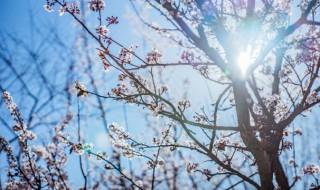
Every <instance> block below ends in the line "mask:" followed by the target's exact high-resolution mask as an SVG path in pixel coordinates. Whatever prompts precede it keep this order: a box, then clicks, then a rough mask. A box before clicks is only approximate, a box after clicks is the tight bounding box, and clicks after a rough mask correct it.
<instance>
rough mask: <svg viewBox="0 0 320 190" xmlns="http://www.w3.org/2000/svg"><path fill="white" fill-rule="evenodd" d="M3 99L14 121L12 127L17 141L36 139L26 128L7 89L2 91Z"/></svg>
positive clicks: (23, 141)
mask: <svg viewBox="0 0 320 190" xmlns="http://www.w3.org/2000/svg"><path fill="white" fill-rule="evenodd" d="M3 100H4V102H5V103H6V106H7V109H8V110H9V111H10V112H11V116H12V117H13V119H14V121H15V122H16V123H15V125H14V126H13V127H12V129H13V131H14V132H15V133H16V134H17V135H18V138H19V141H20V142H22V143H25V142H26V141H27V140H34V139H36V137H37V136H36V134H34V133H33V132H32V131H30V130H28V129H27V127H26V125H25V123H24V120H23V119H22V118H21V113H20V111H19V108H18V107H17V105H16V104H15V102H14V101H13V98H12V96H11V94H10V93H9V92H8V91H4V92H3Z"/></svg>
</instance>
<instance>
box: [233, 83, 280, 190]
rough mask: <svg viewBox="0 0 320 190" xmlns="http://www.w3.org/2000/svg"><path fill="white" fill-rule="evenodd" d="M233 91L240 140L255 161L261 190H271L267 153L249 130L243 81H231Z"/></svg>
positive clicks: (245, 90) (271, 176) (272, 186)
mask: <svg viewBox="0 0 320 190" xmlns="http://www.w3.org/2000/svg"><path fill="white" fill-rule="evenodd" d="M233 90H234V98H235V104H236V111H237V120H238V126H239V128H240V134H241V138H242V140H243V142H244V144H245V145H246V146H247V148H248V150H249V151H250V152H251V153H252V155H253V156H254V158H255V160H256V163H257V166H258V172H259V176H260V183H261V189H262V190H273V189H274V185H273V183H272V179H273V171H272V167H271V163H270V161H269V156H268V153H267V152H266V151H265V150H264V149H263V148H262V146H261V145H260V142H259V141H258V139H257V138H256V135H255V133H254V132H253V131H252V129H251V128H250V114H249V109H248V103H247V94H248V93H247V89H246V85H245V81H244V80H241V79H235V80H233Z"/></svg>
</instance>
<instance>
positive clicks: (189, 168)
mask: <svg viewBox="0 0 320 190" xmlns="http://www.w3.org/2000/svg"><path fill="white" fill-rule="evenodd" d="M198 167H199V163H197V162H196V163H190V162H188V163H187V166H186V171H187V173H188V174H189V175H190V174H191V173H193V172H195V171H196V170H197V169H198Z"/></svg>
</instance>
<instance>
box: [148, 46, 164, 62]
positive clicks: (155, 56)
mask: <svg viewBox="0 0 320 190" xmlns="http://www.w3.org/2000/svg"><path fill="white" fill-rule="evenodd" d="M161 57H162V54H161V52H160V51H159V50H157V49H156V48H153V49H152V51H151V52H149V53H148V54H147V58H146V60H147V63H148V64H156V63H158V62H159V60H160V58H161Z"/></svg>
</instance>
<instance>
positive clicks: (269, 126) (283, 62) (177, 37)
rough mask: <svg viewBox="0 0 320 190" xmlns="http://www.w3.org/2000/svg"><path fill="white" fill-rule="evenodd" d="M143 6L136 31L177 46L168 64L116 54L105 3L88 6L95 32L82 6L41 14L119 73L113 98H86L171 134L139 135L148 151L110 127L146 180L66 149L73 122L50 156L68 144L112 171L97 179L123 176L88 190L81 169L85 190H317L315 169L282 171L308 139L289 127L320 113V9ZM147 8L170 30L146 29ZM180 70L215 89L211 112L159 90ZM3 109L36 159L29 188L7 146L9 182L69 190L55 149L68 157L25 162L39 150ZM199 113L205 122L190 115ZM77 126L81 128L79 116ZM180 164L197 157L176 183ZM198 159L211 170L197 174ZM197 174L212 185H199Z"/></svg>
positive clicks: (118, 151) (185, 3)
mask: <svg viewBox="0 0 320 190" xmlns="http://www.w3.org/2000/svg"><path fill="white" fill-rule="evenodd" d="M141 2H142V4H141ZM141 2H140V4H139V2H135V1H132V4H133V7H134V10H135V11H136V13H137V16H138V19H139V20H140V21H141V23H143V24H144V25H146V26H147V27H149V28H150V29H152V30H153V31H155V32H156V33H157V34H158V35H159V39H163V38H165V39H166V40H167V41H170V45H172V44H174V45H175V47H177V53H178V54H179V56H176V57H175V56H172V55H170V56H168V57H166V53H168V54H169V52H165V51H163V50H162V51H161V50H160V49H158V48H156V47H153V48H152V49H151V51H150V52H149V53H146V54H145V55H143V54H142V53H141V52H139V47H138V46H131V47H125V46H124V45H122V44H121V43H120V42H118V39H117V38H120V37H118V36H117V35H113V36H112V37H111V33H112V29H113V28H115V27H117V26H118V23H119V20H118V17H117V15H109V16H108V17H106V18H105V17H103V15H104V14H103V13H104V12H105V11H106V12H107V11H108V6H106V4H108V3H105V2H104V1H103V0H90V1H88V2H87V4H88V8H89V10H90V11H91V13H90V14H95V15H97V16H98V20H97V23H98V25H96V26H95V27H90V26H89V25H87V24H86V23H85V22H84V21H83V17H81V11H83V10H81V9H80V8H79V5H78V4H77V3H74V2H67V1H60V0H48V1H47V2H46V4H45V6H44V7H45V9H46V10H47V11H48V12H53V10H55V9H58V10H59V13H60V15H64V14H67V15H64V16H71V17H72V18H73V19H75V21H76V22H77V23H78V24H79V25H80V26H81V27H82V28H83V30H84V31H85V32H86V33H87V35H88V36H89V37H90V38H92V40H91V41H90V42H92V43H93V44H94V45H95V47H96V51H97V55H98V57H99V58H100V62H101V67H102V68H103V70H105V71H109V70H113V72H117V74H118V83H117V84H116V85H115V86H114V87H112V88H111V89H110V90H109V92H107V93H105V94H100V93H97V92H96V91H94V89H89V88H87V87H86V86H85V85H83V84H82V83H81V82H80V81H76V82H75V84H74V87H75V88H76V89H77V91H78V93H77V96H78V97H79V98H88V96H94V97H97V98H99V99H101V100H102V101H103V100H105V99H111V100H113V101H118V102H122V103H124V104H131V105H137V106H136V107H135V108H136V109H138V110H141V109H143V108H145V109H148V110H149V112H150V113H152V115H153V117H154V118H160V119H159V120H158V122H160V123H161V122H166V124H164V123H161V125H159V126H157V127H154V128H155V130H156V131H157V132H156V134H157V135H158V136H155V137H150V139H148V137H149V135H147V134H143V135H144V139H143V140H141V139H139V138H135V137H134V136H133V135H131V134H129V133H128V132H127V131H126V129H125V128H124V127H122V126H120V125H119V124H116V123H112V124H108V126H106V127H107V129H106V131H107V133H108V136H109V138H110V142H111V144H112V146H113V148H112V151H113V154H114V155H116V156H115V157H117V156H121V157H124V158H129V159H133V161H131V162H135V161H134V159H141V160H144V162H145V163H146V167H145V168H139V170H140V171H137V172H132V173H131V174H128V173H126V172H124V170H123V168H122V167H123V165H122V166H121V165H120V164H119V163H120V162H121V159H118V160H115V159H110V157H107V156H106V153H95V152H94V150H93V149H92V146H91V145H90V144H86V143H85V142H84V140H83V139H81V138H79V139H78V140H77V141H72V140H70V139H68V138H67V137H66V135H65V134H64V132H63V131H64V128H65V127H64V126H65V125H64V124H66V123H68V122H69V121H70V120H71V118H70V117H67V119H66V121H64V122H63V124H62V125H61V126H60V127H57V128H56V129H55V132H56V133H55V136H54V138H53V139H54V144H56V145H57V144H58V142H59V143H62V144H65V146H67V147H70V148H71V149H70V152H75V153H78V154H82V153H86V154H88V155H92V156H95V157H96V158H97V159H98V160H102V161H104V162H105V165H104V168H105V169H106V170H105V171H103V172H101V173H102V174H101V176H102V177H101V178H103V175H104V173H108V171H109V170H115V171H117V173H118V175H119V177H118V178H113V177H114V176H113V177H111V176H110V174H111V173H108V174H105V175H108V176H109V177H108V181H107V182H105V184H102V181H103V180H102V179H100V178H99V177H96V178H95V179H94V180H92V181H93V185H92V186H90V185H89V183H88V181H89V180H90V178H89V177H88V175H89V174H88V171H84V170H83V169H82V173H83V176H84V181H85V183H84V186H83V188H84V189H87V188H98V187H99V186H106V187H109V188H110V186H108V183H113V184H116V185H119V186H122V188H137V189H156V188H159V189H163V188H170V189H176V188H179V185H183V184H184V185H189V186H190V187H193V188H201V187H204V186H202V181H205V180H207V181H208V182H207V186H206V187H211V188H218V187H220V186H221V187H223V188H225V189H228V188H229V189H232V188H234V187H236V186H238V185H242V186H243V187H244V188H248V189H253V188H256V189H275V188H278V189H291V188H295V186H296V183H297V182H298V181H299V180H301V178H302V177H301V176H300V174H299V173H302V174H304V175H305V176H308V175H310V176H312V177H313V178H312V179H311V180H312V181H311V180H306V182H308V183H309V185H310V186H309V187H311V188H314V189H319V182H318V176H317V175H318V173H319V167H318V166H317V164H309V165H308V164H306V165H305V166H299V165H298V164H297V163H296V160H295V159H291V160H290V161H289V165H291V169H292V171H293V172H288V170H285V169H284V165H286V162H284V161H282V159H281V156H282V155H283V154H286V152H290V151H293V152H294V151H295V149H294V141H293V140H291V139H289V137H294V136H296V135H302V131H301V130H300V129H294V128H292V123H293V122H294V121H295V120H296V118H298V117H299V116H300V115H302V116H303V115H304V114H305V112H307V111H310V110H311V109H312V108H314V107H315V106H317V105H318V104H319V102H320V97H319V96H318V92H319V91H320V83H319V75H318V73H319V67H320V54H319V37H320V30H319V25H320V21H317V16H316V13H317V11H318V7H319V6H320V2H319V1H317V0H311V1H305V0H303V1H284V0H261V1H256V0H247V1H245V0H229V1H224V0H221V1H219V0H218V1H211V0H143V1H141ZM81 4H82V5H83V2H82V3H81ZM143 6H148V7H150V8H151V10H152V11H153V13H154V14H155V13H157V14H159V15H160V18H163V22H162V21H161V22H159V23H158V24H157V25H156V24H154V23H152V22H150V21H149V20H147V19H146V18H145V17H143V15H141V14H140V13H139V11H137V7H143ZM57 7H58V8H57ZM151 19H152V17H151ZM179 67H181V68H182V67H191V68H193V72H196V73H199V74H200V75H201V77H202V78H204V79H205V80H206V81H208V82H210V83H213V84H214V85H215V86H216V87H217V88H216V89H215V91H214V93H215V94H216V98H215V100H212V101H213V102H212V103H210V104H209V105H203V106H204V107H205V106H206V107H209V108H206V109H205V108H204V107H198V108H195V105H193V102H194V101H193V100H192V99H188V98H187V97H185V98H184V99H179V100H177V99H176V98H175V97H173V96H172V94H174V93H175V91H182V90H186V89H178V88H170V84H171V83H170V82H168V84H165V83H163V80H162V77H161V76H162V74H159V73H158V71H159V70H161V73H165V72H166V71H169V70H170V68H179ZM107 74H108V73H107ZM164 75H165V74H164ZM201 93H204V92H199V93H198V94H199V96H201ZM4 99H5V102H6V103H7V106H8V109H9V110H10V111H11V113H12V115H13V117H14V118H15V120H16V125H15V126H14V131H16V132H17V134H18V135H19V142H20V143H19V145H20V149H21V150H23V152H24V154H25V155H24V157H27V158H29V159H26V161H25V162H24V163H23V164H25V165H26V166H27V168H28V169H29V170H30V171H33V174H32V175H33V177H28V176H25V171H24V170H22V169H21V166H20V165H19V164H18V163H19V162H18V161H17V160H16V159H15V157H14V156H13V153H12V150H11V148H10V145H9V143H8V142H7V141H6V140H5V139H4V138H1V139H0V140H1V143H2V144H1V146H2V148H3V149H4V150H5V151H6V153H7V155H8V161H9V164H10V168H14V169H15V170H16V172H17V173H16V175H12V173H11V172H9V174H8V176H9V177H10V178H11V180H12V182H13V181H14V179H16V178H18V177H19V178H22V179H24V181H25V183H26V184H27V185H29V186H30V188H35V189H40V188H43V187H45V186H44V184H48V185H49V186H50V187H52V188H57V187H59V188H67V189H68V188H69V184H68V183H67V182H65V180H67V179H66V177H64V176H63V175H66V174H64V173H63V172H64V171H63V168H61V167H62V165H63V163H56V162H55V159H56V156H60V157H63V158H64V157H65V154H66V153H65V152H64V151H63V150H62V149H59V147H60V146H54V147H49V146H47V147H45V148H46V149H45V148H44V149H35V150H26V148H27V147H28V144H27V142H28V141H31V140H33V138H34V135H33V133H31V132H29V131H28V130H27V129H26V128H25V124H24V123H23V120H21V117H20V112H19V111H18V109H17V107H16V105H15V104H13V103H12V102H13V101H12V98H11V96H10V95H9V93H8V92H4ZM192 109H198V110H199V109H200V110H201V111H200V112H194V113H192V111H190V110H192ZM229 115H235V116H236V121H235V125H233V126H232V125H229V124H228V125H226V124H225V123H223V122H220V120H219V119H218V117H228V116H229ZM78 119H79V120H80V119H81V118H80V117H79V115H78ZM79 120H78V121H79ZM151 125H152V124H150V126H149V127H151ZM308 130H310V131H312V130H313V129H312V128H310V129H308ZM178 133H182V134H183V135H181V136H179V135H177V134H178ZM20 137H21V138H20ZM54 152H55V153H54ZM48 153H51V156H50V154H48ZM184 153H187V154H190V153H196V154H193V155H192V156H190V162H189V161H186V163H184V164H185V165H184V166H183V168H185V170H186V172H187V174H180V171H181V164H180V163H179V160H181V159H182V158H183V157H184V155H185V154H184ZM32 154H33V155H34V156H35V155H37V157H38V158H39V159H43V160H44V161H45V162H47V163H46V164H47V165H48V168H49V167H56V169H55V170H56V171H57V172H55V173H54V174H52V176H50V177H48V176H46V175H45V174H46V172H47V173H48V171H47V170H43V171H42V170H39V169H38V170H36V169H33V168H37V166H36V165H37V163H35V162H36V159H32V158H31V157H32V156H31V155H32ZM35 157H36V156H35ZM191 157H192V158H191ZM175 159H176V160H175ZM195 159H197V160H199V159H202V160H205V161H203V162H200V161H198V162H197V161H196V160H195ZM62 160H64V159H62ZM60 162H62V161H61V159H60ZM136 162H137V161H136ZM141 166H144V165H143V164H142V165H141ZM96 167H97V168H98V166H96ZM298 169H300V170H299V171H298ZM34 171H36V172H38V173H36V172H34ZM60 171H61V172H60ZM41 172H42V173H41ZM94 172H95V171H94ZM31 173H32V172H31ZM196 174H201V175H202V176H204V177H205V178H202V179H201V178H197V176H196ZM111 175H112V174H111ZM47 178H48V179H47ZM183 178H185V179H183ZM117 181H118V182H117ZM211 182H212V183H211ZM55 183H57V184H58V185H59V186H57V184H55ZM117 187H118V186H117ZM118 188H119V187H118Z"/></svg>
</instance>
